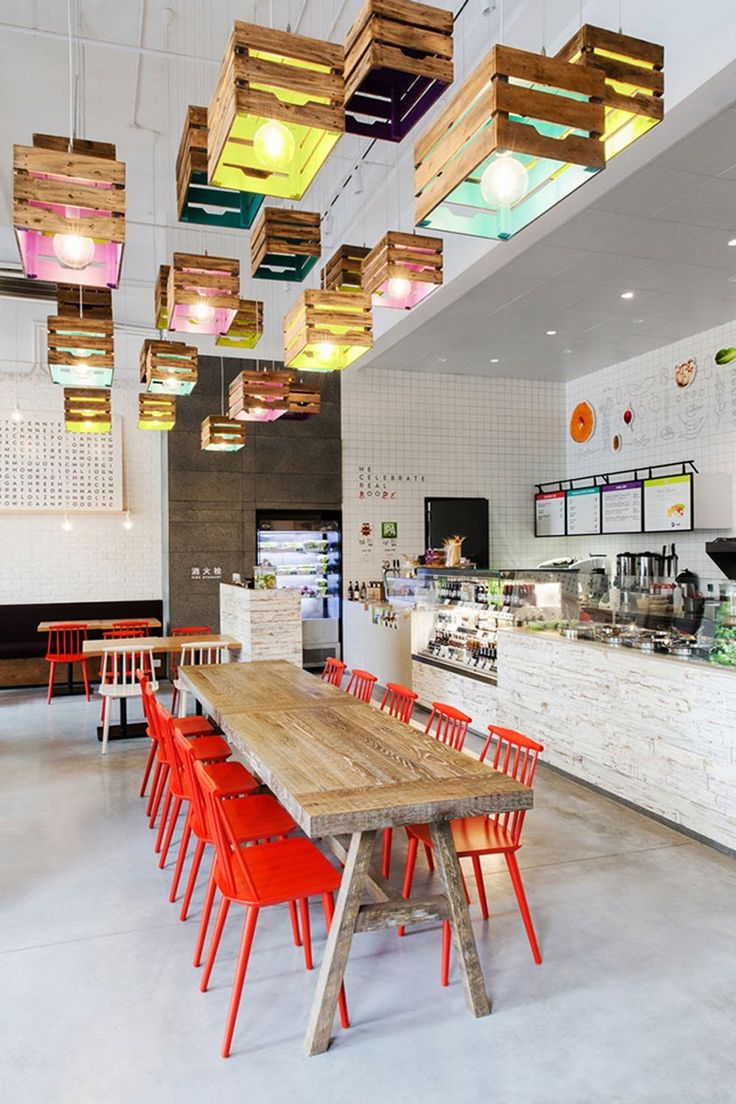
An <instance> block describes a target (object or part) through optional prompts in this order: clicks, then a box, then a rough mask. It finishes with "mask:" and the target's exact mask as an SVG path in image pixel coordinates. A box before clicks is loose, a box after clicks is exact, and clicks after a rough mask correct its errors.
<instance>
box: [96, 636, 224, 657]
mask: <svg viewBox="0 0 736 1104" xmlns="http://www.w3.org/2000/svg"><path fill="white" fill-rule="evenodd" d="M184 644H224V645H226V646H227V648H228V651H231V652H237V651H239V650H240V649H241V648H242V646H243V645H242V642H241V641H240V640H236V639H235V638H234V637H232V636H227V635H226V634H225V633H201V634H199V635H198V636H121V637H118V638H117V639H115V640H85V641H84V643H83V644H82V651H83V652H84V654H85V655H88V656H104V654H105V652H118V653H122V652H141V651H146V650H147V649H150V650H151V651H152V652H154V653H155V654H156V655H175V654H176V653H178V652H180V651H181V649H182V646H183V645H184Z"/></svg>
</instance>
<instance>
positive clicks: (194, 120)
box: [176, 107, 263, 230]
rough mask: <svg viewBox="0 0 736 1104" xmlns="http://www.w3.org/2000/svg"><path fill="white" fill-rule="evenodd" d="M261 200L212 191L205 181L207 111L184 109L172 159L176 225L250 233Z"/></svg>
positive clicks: (228, 191) (251, 194)
mask: <svg viewBox="0 0 736 1104" xmlns="http://www.w3.org/2000/svg"><path fill="white" fill-rule="evenodd" d="M262 203H263V196H262V195H258V194H256V193H255V192H242V191H236V190H235V189H234V188H215V187H213V186H212V185H211V184H210V183H209V181H208V179H207V108H206V107H188V108H187V116H186V119H185V120H184V131H183V133H182V136H181V142H180V143H179V153H178V156H177V158H176V206H177V212H178V215H179V222H194V223H197V224H198V225H200V226H219V227H222V228H223V229H235V230H250V228H251V226H252V225H253V220H254V218H255V217H256V215H257V214H258V209H259V207H260V206H261V204H262Z"/></svg>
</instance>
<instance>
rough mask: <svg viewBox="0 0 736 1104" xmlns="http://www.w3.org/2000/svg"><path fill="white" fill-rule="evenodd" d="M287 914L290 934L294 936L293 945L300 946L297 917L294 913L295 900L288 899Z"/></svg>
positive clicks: (300, 938)
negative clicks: (289, 921) (289, 918)
mask: <svg viewBox="0 0 736 1104" xmlns="http://www.w3.org/2000/svg"><path fill="white" fill-rule="evenodd" d="M289 916H290V917H291V934H292V936H293V937H294V946H295V947H301V945H302V937H301V932H300V931H299V917H298V916H297V913H296V901H289Z"/></svg>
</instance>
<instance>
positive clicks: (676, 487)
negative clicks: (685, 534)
mask: <svg viewBox="0 0 736 1104" xmlns="http://www.w3.org/2000/svg"><path fill="white" fill-rule="evenodd" d="M692 528H693V477H692V475H691V474H687V475H665V476H661V477H659V478H658V479H645V480H644V532H645V533H660V532H663V531H665V530H667V531H677V530H683V529H686V530H689V529H692Z"/></svg>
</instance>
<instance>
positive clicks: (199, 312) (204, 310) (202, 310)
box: [189, 296, 215, 324]
mask: <svg viewBox="0 0 736 1104" xmlns="http://www.w3.org/2000/svg"><path fill="white" fill-rule="evenodd" d="M214 317H215V308H214V307H211V306H210V305H209V303H208V302H207V300H206V299H205V298H204V297H203V296H200V298H199V301H198V302H197V303H193V304H192V306H191V307H190V308H189V318H190V319H191V321H192V322H198V323H200V324H201V323H203V322H211V321H212V319H213V318H214Z"/></svg>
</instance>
